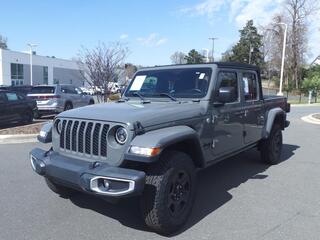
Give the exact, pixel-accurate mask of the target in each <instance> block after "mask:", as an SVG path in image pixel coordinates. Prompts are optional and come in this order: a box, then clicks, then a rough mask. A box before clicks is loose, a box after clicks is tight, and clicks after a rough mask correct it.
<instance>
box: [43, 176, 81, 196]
mask: <svg viewBox="0 0 320 240" xmlns="http://www.w3.org/2000/svg"><path fill="white" fill-rule="evenodd" d="M45 181H46V184H47V186H48V187H49V188H50V190H51V191H52V192H54V193H56V194H59V195H60V196H62V197H70V196H72V195H73V194H74V193H75V192H76V191H75V190H73V189H71V188H68V187H64V186H62V185H60V184H57V183H55V182H54V181H52V180H51V179H49V178H46V177H45Z"/></svg>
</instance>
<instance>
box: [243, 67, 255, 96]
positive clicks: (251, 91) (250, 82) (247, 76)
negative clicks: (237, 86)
mask: <svg viewBox="0 0 320 240" xmlns="http://www.w3.org/2000/svg"><path fill="white" fill-rule="evenodd" d="M242 82H243V92H244V99H245V100H246V101H250V100H256V99H258V81H257V78H256V74H254V73H243V74H242Z"/></svg>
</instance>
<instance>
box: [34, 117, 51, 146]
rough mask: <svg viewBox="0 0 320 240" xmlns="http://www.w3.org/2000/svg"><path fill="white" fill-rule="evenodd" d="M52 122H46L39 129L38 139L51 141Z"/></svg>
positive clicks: (46, 141)
mask: <svg viewBox="0 0 320 240" xmlns="http://www.w3.org/2000/svg"><path fill="white" fill-rule="evenodd" d="M52 126H53V123H52V122H48V123H46V124H45V125H43V127H42V128H41V130H40V134H39V135H38V137H37V138H38V141H39V142H42V143H50V142H52Z"/></svg>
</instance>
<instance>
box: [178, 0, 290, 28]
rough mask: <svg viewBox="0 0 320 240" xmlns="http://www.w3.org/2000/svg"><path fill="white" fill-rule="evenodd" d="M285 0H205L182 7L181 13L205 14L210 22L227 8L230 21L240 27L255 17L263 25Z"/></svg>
mask: <svg viewBox="0 0 320 240" xmlns="http://www.w3.org/2000/svg"><path fill="white" fill-rule="evenodd" d="M283 1H284V0H205V1H203V2H201V3H198V4H195V5H193V6H190V7H185V8H181V9H180V10H179V12H180V13H182V14H185V15H189V16H192V17H193V16H205V17H207V18H208V20H209V22H210V23H213V20H214V19H217V15H218V13H219V14H221V12H222V10H226V14H227V15H228V16H229V21H230V22H235V23H236V25H237V26H238V27H241V26H243V25H244V24H245V23H246V22H247V21H248V20H250V19H253V20H254V21H255V22H256V23H257V24H260V25H263V24H265V23H267V22H268V21H270V16H272V15H274V14H275V13H277V12H279V10H280V9H281V8H280V5H281V3H282V2H283Z"/></svg>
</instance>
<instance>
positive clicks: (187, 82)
mask: <svg viewBox="0 0 320 240" xmlns="http://www.w3.org/2000/svg"><path fill="white" fill-rule="evenodd" d="M211 73H212V70H211V68H181V69H162V70H145V71H140V72H138V73H137V75H136V76H135V77H134V79H133V80H132V81H131V83H130V85H129V87H128V89H127V91H126V94H125V96H126V97H133V96H135V95H136V93H137V92H138V93H139V94H140V95H142V96H144V97H166V96H165V95H164V94H169V95H170V96H172V97H178V98H179V97H181V98H201V97H204V96H205V95H206V94H207V91H208V86H209V81H210V78H211Z"/></svg>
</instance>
